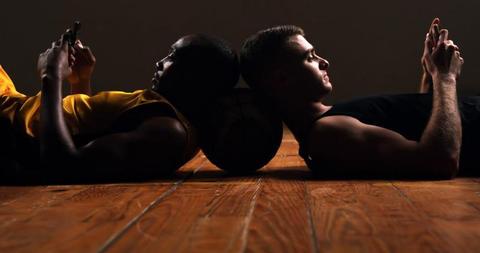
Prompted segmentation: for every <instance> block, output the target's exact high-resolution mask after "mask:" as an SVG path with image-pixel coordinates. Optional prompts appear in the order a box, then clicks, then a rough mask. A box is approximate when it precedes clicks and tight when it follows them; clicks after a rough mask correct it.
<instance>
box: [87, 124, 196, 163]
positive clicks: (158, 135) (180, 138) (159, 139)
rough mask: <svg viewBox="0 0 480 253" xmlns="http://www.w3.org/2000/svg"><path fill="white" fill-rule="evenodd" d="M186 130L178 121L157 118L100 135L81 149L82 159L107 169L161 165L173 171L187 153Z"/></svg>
mask: <svg viewBox="0 0 480 253" xmlns="http://www.w3.org/2000/svg"><path fill="white" fill-rule="evenodd" d="M186 138H187V137H186V130H185V129H184V128H183V126H182V124H181V123H179V121H178V120H176V119H173V118H168V117H156V118H153V119H150V120H148V121H146V122H145V123H142V124H141V125H140V126H139V127H138V128H136V129H135V130H133V131H128V132H121V133H114V134H108V135H105V136H102V137H100V138H97V139H95V140H93V141H91V142H90V143H88V144H87V145H85V146H83V147H81V148H80V149H79V158H80V159H81V160H82V161H84V162H86V163H89V164H92V165H94V166H96V167H102V168H103V169H105V170H108V169H109V168H114V169H117V170H118V169H121V168H136V169H142V168H158V169H164V170H169V171H171V170H174V169H176V168H177V167H179V165H180V163H181V162H182V158H183V155H184V153H185V146H186V142H187V140H186Z"/></svg>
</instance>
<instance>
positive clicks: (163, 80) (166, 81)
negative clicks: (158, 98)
mask: <svg viewBox="0 0 480 253" xmlns="http://www.w3.org/2000/svg"><path fill="white" fill-rule="evenodd" d="M188 43H189V39H188V37H183V38H181V39H179V40H178V41H176V42H175V43H174V44H173V45H172V46H171V49H170V53H169V54H168V55H167V56H166V57H164V58H163V59H161V60H160V61H158V62H156V63H155V70H156V71H155V73H154V75H153V78H152V82H153V84H154V85H155V86H156V87H157V88H158V89H159V90H165V89H168V87H170V86H172V85H174V83H175V81H176V80H177V78H178V77H179V74H180V73H179V70H180V69H179V67H178V65H179V64H180V63H181V61H180V59H179V58H180V54H181V51H182V49H184V48H185V47H186V46H187V44H188Z"/></svg>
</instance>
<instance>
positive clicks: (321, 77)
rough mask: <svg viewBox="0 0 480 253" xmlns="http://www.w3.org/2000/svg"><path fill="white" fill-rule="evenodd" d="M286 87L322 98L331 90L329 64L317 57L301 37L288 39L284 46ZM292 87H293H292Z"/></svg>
mask: <svg viewBox="0 0 480 253" xmlns="http://www.w3.org/2000/svg"><path fill="white" fill-rule="evenodd" d="M283 66H284V70H285V73H286V74H287V81H288V86H292V89H293V88H295V90H296V91H297V92H298V91H299V90H300V89H301V90H302V93H303V94H305V95H306V96H313V97H315V98H317V97H322V96H324V95H326V94H328V93H330V92H331V90H332V84H331V83H330V79H329V77H328V75H327V70H328V67H329V63H328V61H327V60H325V59H323V58H321V57H320V56H318V55H317V54H316V52H315V48H314V47H313V46H312V45H311V44H310V43H309V42H308V41H307V40H306V39H305V37H303V36H301V35H295V36H292V37H290V38H289V39H288V41H287V42H286V45H285V62H284V63H283ZM293 86H294V87H293Z"/></svg>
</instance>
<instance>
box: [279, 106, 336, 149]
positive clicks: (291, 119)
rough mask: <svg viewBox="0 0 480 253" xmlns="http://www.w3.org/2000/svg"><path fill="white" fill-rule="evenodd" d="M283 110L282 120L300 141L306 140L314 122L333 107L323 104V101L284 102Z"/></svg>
mask: <svg viewBox="0 0 480 253" xmlns="http://www.w3.org/2000/svg"><path fill="white" fill-rule="evenodd" d="M282 105H285V106H282V107H283V108H281V113H282V118H283V120H284V121H285V124H286V125H287V126H288V128H289V129H290V130H291V131H292V133H293V134H294V135H295V138H296V139H297V140H298V141H303V138H306V136H305V135H307V134H308V132H309V131H310V128H311V126H312V124H313V122H314V121H315V120H316V119H317V118H318V117H320V116H321V115H322V114H324V113H325V112H327V111H328V110H330V108H331V106H328V105H325V104H323V103H322V102H321V101H306V102H297V103H292V102H288V101H287V102H284V103H282Z"/></svg>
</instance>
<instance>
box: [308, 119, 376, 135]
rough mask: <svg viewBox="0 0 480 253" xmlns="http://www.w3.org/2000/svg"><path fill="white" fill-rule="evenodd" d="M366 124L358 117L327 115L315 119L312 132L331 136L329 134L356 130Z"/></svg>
mask: <svg viewBox="0 0 480 253" xmlns="http://www.w3.org/2000/svg"><path fill="white" fill-rule="evenodd" d="M366 126H368V125H366V124H364V123H362V122H360V121H359V120H358V119H356V118H353V117H350V116H343V115H336V116H328V117H325V118H321V119H319V120H317V121H316V122H315V124H314V126H313V129H312V134H316V135H318V134H320V135H323V134H327V135H328V136H331V134H335V133H339V134H340V133H346V132H349V131H350V132H356V131H358V130H359V129H361V128H362V127H366Z"/></svg>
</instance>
